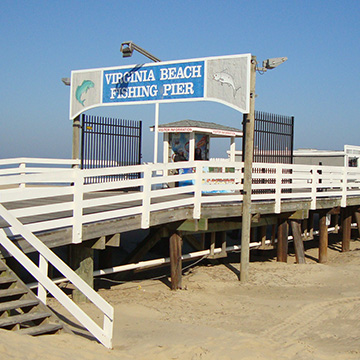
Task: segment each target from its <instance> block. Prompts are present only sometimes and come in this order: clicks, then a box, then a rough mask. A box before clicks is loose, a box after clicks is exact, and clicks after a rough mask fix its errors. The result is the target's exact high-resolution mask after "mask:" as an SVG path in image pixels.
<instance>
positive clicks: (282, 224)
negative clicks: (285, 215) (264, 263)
mask: <svg viewBox="0 0 360 360" xmlns="http://www.w3.org/2000/svg"><path fill="white" fill-rule="evenodd" d="M288 233H289V231H288V222H287V220H286V219H282V218H280V219H279V225H278V236H277V238H278V241H277V261H279V262H287V254H288Z"/></svg>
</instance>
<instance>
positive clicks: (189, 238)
mask: <svg viewBox="0 0 360 360" xmlns="http://www.w3.org/2000/svg"><path fill="white" fill-rule="evenodd" d="M201 235H205V233H203V234H201ZM183 239H184V240H186V242H187V243H189V244H190V245H191V246H192V247H193V248H194V249H195V250H197V251H201V250H204V241H203V236H201V238H200V239H197V238H196V237H195V236H194V235H192V234H186V235H185V234H183Z"/></svg>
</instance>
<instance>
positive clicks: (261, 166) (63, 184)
mask: <svg viewBox="0 0 360 360" xmlns="http://www.w3.org/2000/svg"><path fill="white" fill-rule="evenodd" d="M78 165H79V162H78V161H73V160H53V159H27V158H19V159H7V160H0V217H1V218H2V219H0V221H2V223H1V224H0V227H1V228H2V229H1V230H0V242H1V244H2V245H3V246H4V247H5V248H6V249H7V251H9V252H10V253H11V254H12V255H13V256H14V257H16V258H17V259H18V260H19V261H20V262H21V263H22V264H23V265H24V266H25V267H26V269H27V270H29V271H30V272H31V273H32V275H33V276H34V277H35V278H36V279H37V280H38V281H39V283H40V284H41V285H42V286H43V287H44V288H45V289H47V291H49V292H50V293H52V294H53V295H54V296H55V297H56V298H58V300H59V301H60V302H61V303H62V304H63V305H64V306H65V307H67V309H68V310H69V311H71V312H72V313H73V314H74V315H75V316H76V317H77V318H78V320H79V321H80V322H81V323H82V324H83V325H84V326H86V327H87V328H88V329H89V331H91V332H92V333H93V334H94V336H96V337H97V338H98V339H99V340H100V341H101V342H102V343H103V344H104V345H105V346H107V347H111V338H112V326H113V309H112V307H111V306H110V305H109V304H107V303H106V302H105V301H104V300H103V299H102V298H101V297H99V296H98V294H97V293H96V292H94V291H93V290H92V289H91V288H90V287H89V286H88V285H87V284H86V283H85V282H83V281H82V280H81V279H80V278H79V277H77V275H75V274H74V273H73V272H72V270H71V269H70V268H69V267H68V266H67V265H66V264H65V263H64V262H62V261H61V260H60V259H58V258H57V257H56V256H55V255H54V254H53V253H52V252H51V250H50V249H48V248H47V247H46V246H45V245H44V244H43V243H42V242H41V241H40V240H39V239H38V238H37V237H36V236H35V235H36V233H37V232H42V231H47V230H55V229H59V228H72V234H73V235H72V241H73V243H80V242H81V241H82V228H83V225H84V224H88V223H93V222H97V221H103V220H111V219H117V218H121V217H126V216H134V215H138V216H140V217H141V227H142V228H148V227H149V226H150V214H151V213H152V212H155V211H160V210H167V209H174V208H178V207H181V206H191V207H192V208H193V218H194V219H200V218H201V211H202V206H203V205H205V204H209V203H219V204H223V203H226V202H227V203H229V202H231V203H239V202H241V201H242V188H243V185H242V179H243V163H241V162H230V161H229V160H228V159H226V160H224V161H221V160H219V159H217V160H216V161H196V162H178V163H169V164H143V165H136V166H127V167H109V168H101V169H87V170H81V169H79V167H78ZM134 174H137V175H138V178H131V177H133V176H134ZM252 189H253V194H252V200H253V201H269V202H270V203H271V204H273V206H274V213H280V212H281V206H282V203H283V202H284V201H286V200H291V199H306V200H309V201H311V209H316V207H317V201H318V200H319V199H321V198H325V197H326V198H337V199H339V202H340V204H341V206H343V207H345V206H346V205H347V198H348V197H349V196H360V170H359V169H358V168H349V167H329V166H309V165H293V164H291V165H287V164H265V163H254V164H253V185H252ZM34 233H35V235H34ZM17 235H20V236H22V237H23V238H25V239H26V240H27V241H28V242H29V243H30V244H31V245H32V246H33V248H34V249H36V250H37V251H38V252H39V254H40V261H39V264H40V268H45V269H46V268H47V266H46V264H47V262H51V263H52V264H53V266H55V267H56V268H57V269H58V270H59V271H60V272H62V273H63V275H64V276H65V277H66V278H68V279H69V280H70V281H71V282H72V283H73V284H74V285H75V286H76V287H78V288H79V289H80V290H81V291H83V292H84V294H85V295H86V296H88V297H89V299H90V300H91V301H92V302H93V303H94V304H95V305H97V306H98V307H99V308H100V309H101V310H102V311H103V312H104V326H103V328H100V327H99V326H98V325H97V324H96V323H95V322H93V320H91V319H89V318H88V317H87V315H86V314H84V313H83V312H82V310H79V309H78V308H77V307H76V305H75V304H73V303H72V302H71V300H70V299H69V298H68V297H67V296H66V295H65V294H62V295H61V294H60V292H61V291H60V289H59V288H58V287H57V286H56V285H55V284H53V283H52V282H51V280H50V279H49V278H48V277H47V275H46V273H44V272H43V271H41V269H39V267H37V266H36V265H34V263H33V262H31V261H30V260H29V259H27V257H26V255H25V254H23V253H22V252H21V250H19V249H18V248H17V247H16V246H14V244H13V243H12V241H11V239H12V237H14V236H17ZM44 264H45V265H44ZM59 291H60V292H59Z"/></svg>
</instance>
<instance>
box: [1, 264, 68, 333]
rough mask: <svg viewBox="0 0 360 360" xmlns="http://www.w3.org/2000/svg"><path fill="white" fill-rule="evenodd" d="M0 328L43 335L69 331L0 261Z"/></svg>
mask: <svg viewBox="0 0 360 360" xmlns="http://www.w3.org/2000/svg"><path fill="white" fill-rule="evenodd" d="M0 329H5V330H11V331H16V332H17V333H20V334H27V335H43V334H54V333H58V332H60V331H64V332H70V333H71V330H70V329H68V328H67V326H66V325H65V324H64V323H62V322H61V321H60V319H59V318H58V317H57V316H56V315H55V314H54V313H53V312H52V311H51V310H50V309H49V308H48V307H47V306H46V305H45V304H43V303H42V302H41V301H40V300H39V299H38V298H37V297H36V296H35V294H34V293H33V292H32V291H31V290H30V289H29V288H28V287H27V286H26V285H25V284H24V283H23V282H22V281H21V280H20V279H19V278H18V276H17V275H16V274H15V273H14V272H13V271H12V270H10V268H9V267H8V266H6V264H5V263H4V262H3V261H1V260H0Z"/></svg>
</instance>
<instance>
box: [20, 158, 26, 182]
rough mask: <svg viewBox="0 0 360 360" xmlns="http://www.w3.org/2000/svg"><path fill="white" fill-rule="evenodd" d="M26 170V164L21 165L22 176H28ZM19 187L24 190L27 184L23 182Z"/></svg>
mask: <svg viewBox="0 0 360 360" xmlns="http://www.w3.org/2000/svg"><path fill="white" fill-rule="evenodd" d="M25 168H26V164H25V163H21V164H20V165H19V171H20V175H24V176H25V174H26V172H25ZM19 187H21V188H24V187H25V183H24V182H22V183H21V184H20V185H19Z"/></svg>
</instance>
